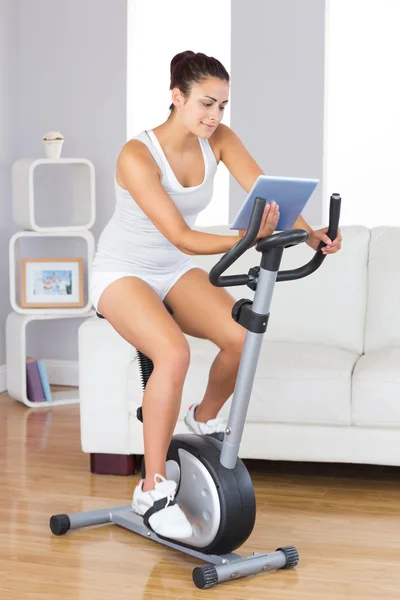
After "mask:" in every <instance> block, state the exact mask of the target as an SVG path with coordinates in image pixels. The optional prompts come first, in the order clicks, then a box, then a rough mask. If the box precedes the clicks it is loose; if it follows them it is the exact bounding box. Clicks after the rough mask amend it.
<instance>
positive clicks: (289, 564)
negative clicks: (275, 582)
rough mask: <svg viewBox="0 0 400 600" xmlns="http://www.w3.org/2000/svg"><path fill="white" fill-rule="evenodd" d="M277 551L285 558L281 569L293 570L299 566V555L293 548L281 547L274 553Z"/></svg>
mask: <svg viewBox="0 0 400 600" xmlns="http://www.w3.org/2000/svg"><path fill="white" fill-rule="evenodd" d="M279 550H280V551H281V552H283V554H284V555H285V556H286V565H285V566H284V567H282V569H293V568H294V567H296V566H297V565H298V564H299V553H298V552H297V550H296V548H295V547H294V546H283V547H282V548H277V549H276V552H278V551H279Z"/></svg>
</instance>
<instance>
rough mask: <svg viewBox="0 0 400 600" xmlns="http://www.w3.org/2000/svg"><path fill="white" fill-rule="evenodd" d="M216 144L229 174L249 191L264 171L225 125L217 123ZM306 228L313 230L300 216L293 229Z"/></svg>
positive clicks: (310, 231)
mask: <svg viewBox="0 0 400 600" xmlns="http://www.w3.org/2000/svg"><path fill="white" fill-rule="evenodd" d="M217 132H218V139H217V144H218V147H219V149H220V155H221V160H222V162H223V163H224V165H225V166H226V167H227V169H228V170H229V172H230V173H231V175H232V176H233V177H234V178H235V179H236V181H237V182H238V184H239V185H240V186H241V187H242V188H243V189H244V190H245V192H247V193H248V192H249V191H250V190H251V188H252V187H253V185H254V182H255V181H256V179H257V177H259V176H260V175H264V174H265V173H264V171H263V170H262V169H261V167H260V166H259V165H258V164H257V162H256V161H255V160H254V158H253V157H252V156H251V154H250V153H249V152H248V150H247V149H246V147H245V146H244V144H243V142H242V141H241V140H240V138H239V137H238V136H237V135H236V133H234V132H233V131H232V129H230V128H229V127H227V126H226V125H222V124H221V125H219V126H218V129H217V131H216V132H215V134H214V135H216V134H217ZM297 228H301V229H306V230H307V231H308V232H309V233H312V232H313V229H312V227H310V225H308V223H306V221H305V220H304V219H303V217H302V216H300V217H299V218H298V219H297V221H296V223H295V224H294V226H293V229H297Z"/></svg>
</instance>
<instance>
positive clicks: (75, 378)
mask: <svg viewBox="0 0 400 600" xmlns="http://www.w3.org/2000/svg"><path fill="white" fill-rule="evenodd" d="M44 362H45V364H46V368H47V376H48V378H49V382H50V383H52V384H54V385H73V386H78V385H79V363H78V361H77V360H53V359H44Z"/></svg>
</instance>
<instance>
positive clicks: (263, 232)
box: [256, 202, 279, 240]
mask: <svg viewBox="0 0 400 600" xmlns="http://www.w3.org/2000/svg"><path fill="white" fill-rule="evenodd" d="M278 221H279V206H278V205H277V203H276V202H272V203H271V204H266V205H265V209H264V214H263V217H262V221H261V225H260V229H259V230H258V234H257V238H256V239H257V240H260V239H262V238H265V237H268V236H269V235H272V234H273V233H274V231H275V229H276V226H277V225H278Z"/></svg>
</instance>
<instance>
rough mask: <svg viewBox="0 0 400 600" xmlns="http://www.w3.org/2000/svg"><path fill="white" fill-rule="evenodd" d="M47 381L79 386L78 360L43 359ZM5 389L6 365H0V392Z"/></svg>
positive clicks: (55, 383)
mask: <svg viewBox="0 0 400 600" xmlns="http://www.w3.org/2000/svg"><path fill="white" fill-rule="evenodd" d="M44 362H45V364H46V367H47V376H48V378H49V382H50V383H52V384H54V385H71V386H76V387H78V386H79V362H78V361H77V360H53V359H47V360H46V359H44ZM6 391H7V365H0V393H1V392H6Z"/></svg>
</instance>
